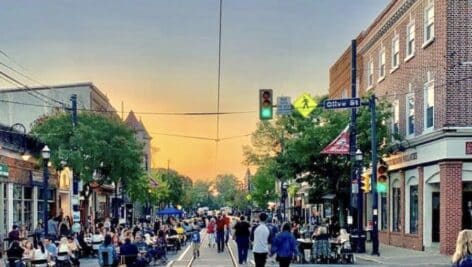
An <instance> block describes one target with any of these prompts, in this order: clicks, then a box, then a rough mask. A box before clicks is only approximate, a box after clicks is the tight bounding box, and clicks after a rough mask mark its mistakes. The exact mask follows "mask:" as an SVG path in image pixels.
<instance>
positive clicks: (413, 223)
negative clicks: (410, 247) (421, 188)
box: [410, 185, 418, 234]
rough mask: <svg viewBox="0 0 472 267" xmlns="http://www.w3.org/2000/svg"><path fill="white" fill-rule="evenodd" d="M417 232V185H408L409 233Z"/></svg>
mask: <svg viewBox="0 0 472 267" xmlns="http://www.w3.org/2000/svg"><path fill="white" fill-rule="evenodd" d="M417 233H418V185H411V186H410V234H417Z"/></svg>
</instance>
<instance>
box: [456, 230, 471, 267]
mask: <svg viewBox="0 0 472 267" xmlns="http://www.w3.org/2000/svg"><path fill="white" fill-rule="evenodd" d="M452 266H453V267H472V230H462V231H460V232H459V235H458V236H457V241H456V251H455V252H454V254H453V255H452Z"/></svg>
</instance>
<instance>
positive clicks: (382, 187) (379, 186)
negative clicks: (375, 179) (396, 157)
mask: <svg viewBox="0 0 472 267" xmlns="http://www.w3.org/2000/svg"><path fill="white" fill-rule="evenodd" d="M377 192H379V193H386V192H387V185H386V184H384V183H379V184H377Z"/></svg>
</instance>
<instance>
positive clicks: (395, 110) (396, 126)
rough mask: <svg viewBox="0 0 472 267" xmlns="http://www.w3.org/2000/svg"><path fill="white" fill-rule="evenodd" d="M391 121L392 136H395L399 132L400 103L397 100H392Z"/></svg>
mask: <svg viewBox="0 0 472 267" xmlns="http://www.w3.org/2000/svg"><path fill="white" fill-rule="evenodd" d="M392 108H393V121H392V134H393V138H396V136H397V135H398V134H400V103H399V101H398V99H397V100H395V101H393V107H392Z"/></svg>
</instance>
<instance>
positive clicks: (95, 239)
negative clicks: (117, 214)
mask: <svg viewBox="0 0 472 267" xmlns="http://www.w3.org/2000/svg"><path fill="white" fill-rule="evenodd" d="M102 242H103V235H102V233H101V232H100V231H99V230H98V229H97V230H95V233H94V234H93V235H92V250H93V252H94V253H97V250H98V247H99V246H100V244H101V243H102Z"/></svg>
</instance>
